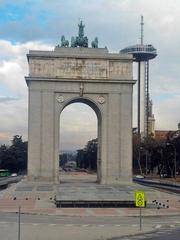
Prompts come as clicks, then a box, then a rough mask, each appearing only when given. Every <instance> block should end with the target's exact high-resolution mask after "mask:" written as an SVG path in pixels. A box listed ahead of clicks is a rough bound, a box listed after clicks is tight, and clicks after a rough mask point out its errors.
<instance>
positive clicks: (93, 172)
mask: <svg viewBox="0 0 180 240" xmlns="http://www.w3.org/2000/svg"><path fill="white" fill-rule="evenodd" d="M59 128H60V129H59V166H60V176H59V177H60V182H61V183H63V182H67V181H70V182H72V181H73V182H75V181H77V182H100V180H101V169H100V159H101V156H100V155H101V153H100V149H101V147H100V146H101V112H100V110H99V108H98V106H97V105H96V104H95V103H94V102H93V101H91V100H89V99H85V98H78V99H71V100H70V101H68V102H66V103H65V104H64V106H63V107H62V110H61V112H60V120H59Z"/></svg>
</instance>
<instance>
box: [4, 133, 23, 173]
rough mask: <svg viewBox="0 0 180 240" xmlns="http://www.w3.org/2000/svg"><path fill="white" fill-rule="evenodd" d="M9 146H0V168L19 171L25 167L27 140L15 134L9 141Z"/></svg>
mask: <svg viewBox="0 0 180 240" xmlns="http://www.w3.org/2000/svg"><path fill="white" fill-rule="evenodd" d="M11 143H12V144H11V146H5V145H2V146H1V147H0V168H4V169H9V170H10V171H11V172H20V171H25V170H26V169H27V142H23V140H22V136H19V135H16V136H14V137H13V139H12V141H11Z"/></svg>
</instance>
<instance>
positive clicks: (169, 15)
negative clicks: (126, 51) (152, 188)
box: [0, 0, 180, 149]
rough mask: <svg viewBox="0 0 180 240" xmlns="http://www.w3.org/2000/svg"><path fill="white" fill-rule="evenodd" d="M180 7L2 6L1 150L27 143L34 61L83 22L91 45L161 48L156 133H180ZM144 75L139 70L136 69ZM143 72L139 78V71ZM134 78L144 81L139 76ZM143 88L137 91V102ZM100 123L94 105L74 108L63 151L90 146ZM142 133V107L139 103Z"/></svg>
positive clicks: (107, 2)
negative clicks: (30, 58) (32, 54)
mask: <svg viewBox="0 0 180 240" xmlns="http://www.w3.org/2000/svg"><path fill="white" fill-rule="evenodd" d="M179 13H180V1H179V0H163V1H160V0H90V1H89V0H76V1H75V0H66V1H64V0H51V1H50V0H27V1H26V0H16V1H14V0H0V109H1V111H0V144H2V143H9V141H10V140H11V139H12V136H13V135H15V134H19V135H22V136H23V138H24V139H27V125H28V122H27V108H28V106H27V99H28V96H27V86H26V83H25V80H24V76H26V75H28V65H27V60H26V54H27V53H28V51H29V49H37V50H39V49H41V50H42V49H43V50H52V49H53V48H54V46H55V45H57V44H58V43H59V42H60V37H61V35H62V34H64V35H65V37H66V38H67V39H70V38H71V36H74V35H77V31H78V28H77V24H78V21H79V19H82V20H83V21H84V23H85V25H86V27H85V34H86V35H87V36H88V38H89V42H91V41H92V40H93V38H94V37H95V36H97V37H98V38H99V46H100V47H105V46H107V47H108V49H109V51H110V52H119V50H120V49H122V48H124V47H126V46H129V45H133V44H136V43H139V42H140V16H141V15H143V16H144V21H145V25H144V43H145V44H152V45H153V46H154V47H155V48H157V51H158V56H157V58H156V59H154V60H152V61H151V62H150V91H151V92H150V95H151V98H152V100H153V111H154V114H155V119H156V129H165V130H173V129H177V124H178V122H180V79H179V78H180V66H179V61H180V14H179ZM134 67H135V68H136V66H134ZM135 72H136V71H135ZM134 78H135V79H136V78H137V76H136V74H134ZM135 95H136V86H135V87H134V99H135V98H136V97H135ZM96 122H97V119H96V116H95V113H94V112H93V110H91V109H90V108H89V107H88V106H86V105H81V104H74V105H70V106H69V107H67V108H66V109H65V110H64V112H63V113H62V116H61V136H62V139H63V142H62V146H61V149H71V148H72V147H73V149H76V148H79V147H83V146H84V144H85V143H86V142H87V140H89V139H91V138H93V137H96V131H97V126H96ZM134 126H136V102H135V103H134Z"/></svg>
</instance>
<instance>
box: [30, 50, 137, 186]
mask: <svg viewBox="0 0 180 240" xmlns="http://www.w3.org/2000/svg"><path fill="white" fill-rule="evenodd" d="M94 50H95V49H85V50H82V49H81V48H79V49H73V48H70V49H68V50H67V49H64V48H59V49H58V50H55V51H49V52H48V51H30V53H29V54H28V61H29V76H28V77H26V81H27V84H28V87H29V139H28V143H29V147H28V177H29V179H31V180H36V179H37V180H45V181H55V182H57V181H58V179H59V169H58V168H59V162H58V159H59V142H60V141H61V139H59V116H60V114H61V112H62V110H63V109H64V108H65V107H66V106H67V105H69V104H71V103H74V102H83V103H86V104H88V105H89V106H90V107H92V109H93V110H94V111H95V113H96V115H97V120H98V142H99V145H98V160H97V165H98V181H99V182H100V183H103V184H111V183H115V184H118V183H122V182H127V183H128V182H131V179H132V172H131V169H132V90H133V84H134V81H133V79H132V57H131V56H130V55H121V54H111V53H108V51H107V49H97V51H94Z"/></svg>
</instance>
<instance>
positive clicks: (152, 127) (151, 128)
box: [148, 100, 155, 137]
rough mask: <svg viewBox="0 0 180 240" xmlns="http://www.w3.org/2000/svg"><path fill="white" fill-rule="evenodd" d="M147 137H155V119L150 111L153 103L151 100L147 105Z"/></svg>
mask: <svg viewBox="0 0 180 240" xmlns="http://www.w3.org/2000/svg"><path fill="white" fill-rule="evenodd" d="M148 107H149V109H148V136H152V137H154V136H155V118H154V114H153V111H152V107H153V103H152V100H149V104H148Z"/></svg>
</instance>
